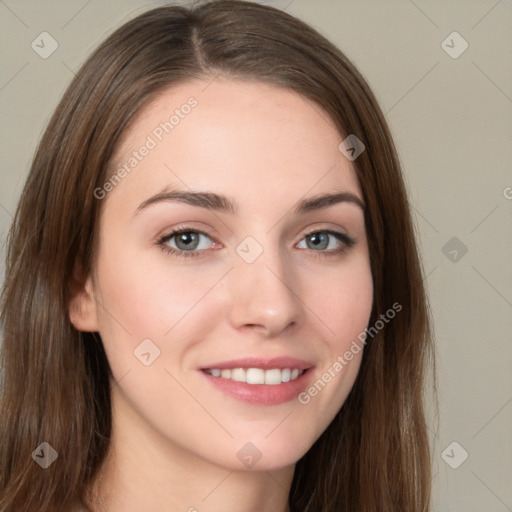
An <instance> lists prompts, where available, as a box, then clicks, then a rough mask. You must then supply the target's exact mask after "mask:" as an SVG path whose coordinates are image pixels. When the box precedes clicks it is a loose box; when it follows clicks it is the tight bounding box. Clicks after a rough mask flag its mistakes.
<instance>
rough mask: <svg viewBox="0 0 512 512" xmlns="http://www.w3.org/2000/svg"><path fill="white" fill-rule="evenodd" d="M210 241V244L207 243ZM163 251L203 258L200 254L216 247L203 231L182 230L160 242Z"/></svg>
mask: <svg viewBox="0 0 512 512" xmlns="http://www.w3.org/2000/svg"><path fill="white" fill-rule="evenodd" d="M205 239H207V240H210V243H208V242H207V241H205ZM157 243H158V245H159V246H160V247H161V249H162V250H163V251H164V252H166V253H170V254H174V255H176V256H182V257H185V258H186V257H189V256H201V254H199V253H200V252H203V251H204V250H206V249H209V248H211V247H212V246H215V242H213V241H212V239H211V238H210V237H209V236H208V235H207V234H206V233H204V232H203V231H200V230H198V229H190V228H180V229H176V230H174V231H171V233H168V234H167V235H165V236H163V237H162V238H161V239H160V240H158V242H157Z"/></svg>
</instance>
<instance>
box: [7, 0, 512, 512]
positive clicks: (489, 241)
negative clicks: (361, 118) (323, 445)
mask: <svg viewBox="0 0 512 512" xmlns="http://www.w3.org/2000/svg"><path fill="white" fill-rule="evenodd" d="M156 3H157V2H153V3H147V2H138V1H100V0H89V1H87V0H67V1H52V0H46V1H23V0H3V1H0V42H1V45H0V48H1V52H0V58H1V75H0V105H1V112H2V117H1V123H0V130H1V136H0V144H1V166H0V234H1V237H2V239H1V242H2V254H1V256H2V260H3V255H4V244H5V236H6V234H7V230H8V227H9V224H10V221H11V218H12V214H13V212H14V210H15V206H16V202H17V200H18V198H19V195H20V193H21V190H22V187H23V183H24V180H25V178H26V176H27V173H28V169H29V167H30V163H31V159H32V157H33V154H34V150H35V147H36V144H37V142H38V140H39V138H40V136H41V134H42V131H43V129H44V127H45V125H46V123H47V121H48V119H49V116H50V114H51V112H52V111H53V109H54V107H55V106H56V104H57V102H58V100H59V98H60V96H61V95H62V93H63V91H64V90H65V88H66V86H67V84H68V83H69V82H70V80H71V78H72V77H73V74H74V73H75V72H76V70H77V69H78V67H79V66H80V64H81V63H82V62H83V61H84V59H85V58H86V57H87V56H88V55H89V54H90V52H91V50H92V49H94V47H96V46H97V45H98V44H99V43H100V42H101V41H102V40H103V39H104V38H105V37H106V36H107V35H108V34H109V33H111V32H112V31H113V30H114V29H115V28H117V27H118V26H119V25H120V24H121V23H122V22H123V21H126V20H127V19H129V18H131V17H133V16H135V15H136V14H139V13H141V12H143V11H145V10H147V9H149V8H151V7H152V6H154V5H155V4H156ZM160 3H162V2H160ZM182 3H185V2H182ZM267 3H269V4H271V5H274V6H276V7H279V8H281V9H285V10H286V11H287V12H289V13H291V14H293V15H295V16H298V17H299V18H301V19H303V20H305V21H306V22H308V23H310V24H311V25H313V26H314V27H315V28H317V29H318V30H319V31H320V32H321V33H323V34H324V35H326V36H327V37H328V38H330V39H331V40H332V41H333V42H334V43H335V44H337V45H338V46H339V47H340V48H341V49H342V50H343V51H344V52H345V53H346V54H347V56H348V57H349V58H350V59H351V60H352V61H353V62H354V63H355V64H356V66H357V67H358V68H359V70H360V71H361V72H362V74H363V75H364V76H365V77H366V79H367V80H368V82H369V83H370V86H371V87H372V89H373V91H374V93H375V95H376V97H377V99H378V101H379V102H380V104H381V106H382V108H383V110H384V112H385V114H386V118H387V120H388V123H389V125H390V128H391V131H392V134H393V136H394V138H395V142H396V144H397V146H398V151H399V155H400V159H401V162H402V164H403V168H404V172H405V175H406V179H407V186H408V188H409V193H410V198H411V202H412V205H413V211H414V217H415V223H416V227H417V232H418V237H419V240H420V245H421V253H422V260H423V265H424V270H425V281H426V284H427V288H428V291H429V295H430V301H431V309H432V316H433V319H434V327H435V333H436V346H437V364H438V387H439V389H438V393H439V422H438V423H439V424H438V426H436V422H435V421H434V420H435V418H434V414H433V413H431V414H430V417H429V424H430V431H431V438H432V446H433V453H432V457H433V460H434V510H435V511H439V512H444V511H450V512H483V511H485V512H506V511H507V510H509V511H512V485H510V484H511V481H512V371H511V370H512V334H511V333H512V265H511V262H512V167H511V166H512V58H511V56H512V55H511V54H512V51H511V50H512V2H510V0H500V1H496V0H486V1H472V0H458V1H420V0H416V1H414V2H413V1H412V0H395V1H389V0H385V1H377V0H373V1H370V0H365V1H358V2H356V1H349V0H339V1H334V0H331V1H329V0H322V1H312V0H310V1H308V0H292V1H290V0H284V1H272V2H267ZM43 32H47V33H48V34H49V35H50V36H51V38H52V39H53V40H54V41H55V42H53V41H52V40H51V39H49V38H48V35H43V36H41V33H43ZM454 33H455V34H454ZM42 37H44V38H46V39H45V41H46V44H44V45H42V44H41V43H40V41H41V38H42ZM33 41H35V43H34V45H35V44H36V43H37V42H38V41H39V52H38V51H36V50H34V49H33V46H34V45H32V43H33ZM52 44H53V45H54V46H55V44H57V45H58V47H56V50H55V51H54V52H53V53H52V54H51V55H49V56H48V55H43V56H45V57H46V58H43V56H41V55H40V54H41V53H43V54H44V52H43V49H42V48H41V47H42V46H44V47H45V48H46V50H44V51H50V50H51V49H52V46H51V45H52ZM36 48H37V46H36ZM389 236H393V233H392V232H390V233H389ZM3 268H4V267H3V261H2V268H1V269H0V270H1V271H2V275H3ZM429 401H430V399H429Z"/></svg>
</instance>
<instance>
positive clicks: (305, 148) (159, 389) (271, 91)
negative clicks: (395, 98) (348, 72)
mask: <svg viewBox="0 0 512 512" xmlns="http://www.w3.org/2000/svg"><path fill="white" fill-rule="evenodd" d="M171 116H174V117H171ZM341 141H342V138H341V137H340V135H339V133H338V132H337V130H336V129H335V127H334V125H333V123H332V122H331V120H330V119H329V118H328V117H327V115H326V114H325V113H324V112H323V111H322V110H321V109H320V108H319V107H318V106H317V105H316V104H314V103H312V102H311V101H309V100H307V99H305V98H303V97H301V96H299V95H298V94H296V93H294V92H292V91H290V90H285V89H281V88H277V87H274V86H271V85H267V84H262V83H254V82H236V81H233V80H227V79H221V78H217V79H216V80H214V81H213V82H212V83H210V84H209V85H208V82H202V81H195V82H191V83H187V84H183V85H181V86H179V87H175V88H172V89H170V90H168V91H166V92H165V93H164V94H161V95H160V96H159V97H158V98H157V99H156V100H155V101H153V103H152V104H151V105H150V106H149V107H147V108H146V109H145V110H143V112H142V113H141V115H140V116H139V117H138V119H137V120H136V122H135V123H134V125H133V126H132V127H131V128H130V129H129V130H128V132H127V133H126V136H125V137H124V138H123V140H122V144H121V145H120V147H119V149H118V151H117V153H116V155H115V167H114V168H113V169H114V171H115V173H116V177H114V179H112V180H110V181H109V182H108V183H107V184H106V185H105V187H103V188H102V189H101V190H97V191H96V193H95V195H96V196H97V197H98V198H100V199H99V200H102V201H104V204H103V205H102V214H101V220H100V233H99V248H98V254H97V260H96V262H95V272H94V276H93V278H92V279H91V280H89V283H88V285H89V286H90V291H91V293H92V296H93V297H94V304H93V307H92V308H91V313H90V314H91V318H90V319H89V321H90V323H89V326H90V327H91V328H93V329H96V330H97V331H99V333H100V334H101V338H102V340H103V343H104V346H105V350H106V354H107V357H108V360H109V362H110V366H111V368H112V372H113V375H114V378H115V380H116V381H117V385H114V386H113V392H112V393H113V394H112V400H113V405H114V411H115V423H114V428H116V425H117V426H118V428H122V429H123V430H124V431H129V432H131V436H132V439H133V438H136V439H139V440H141V442H144V443H149V444H152V443H156V444H157V445H158V447H159V449H163V450H165V451H168V453H169V454H172V456H177V455H176V454H178V453H179V454H181V455H187V454H189V455H194V456H197V457H199V458H201V459H202V460H203V461H207V462H211V463H213V464H215V465H220V466H222V467H225V468H229V469H234V470H237V469H238V470H239V469H244V468H252V467H254V468H255V469H275V468H280V467H285V466H288V465H292V464H293V463H295V462H296V461H297V460H298V459H299V458H300V457H301V456H302V455H303V454H304V453H305V452H306V451H307V450H308V449H309V448H310V447H311V445H312V444H313V443H314V442H315V440H316V439H317V438H318V437H319V436H320V435H321V433H322V432H323V431H324V430H325V429H326V427H327V426H328V425H329V423H330V422H331V420H332V419H333V418H334V416H335V415H336V413H337V412H338V411H339V409H340V408H341V406H342V404H343V403H344V401H345V399H346V398H347V395H348V393H349V391H350V389H351V387H352V385H353V383H354V380H355V378H356V375H357V373H358V370H359V366H360V362H361V356H362V351H361V350H360V349H359V351H357V350H355V349H354V347H355V345H354V343H353V342H354V340H355V341H357V337H358V335H359V334H360V333H361V332H362V331H364V329H365V328H366V326H367V324H368V321H369V317H370V311H371V306H372V291H373V286H372V277H371V271H370V264H369V254H368V244H367V239H366V233H365V224H364V213H363V208H362V201H363V197H362V193H361V189H360V187H359V184H358V180H357V178H356V174H355V172H354V169H353V165H352V163H351V162H350V161H349V160H348V159H347V158H345V156H344V155H343V154H342V153H341V152H340V151H339V149H338V146H339V145H340V143H341ZM144 148H145V149H144ZM123 166H124V172H123V171H122V170H121V169H122V168H123ZM340 194H341V195H340ZM324 195H325V196H327V195H328V196H334V197H333V198H332V199H331V200H328V199H326V200H324V201H319V202H314V201H313V202H312V199H318V198H319V197H320V196H324ZM103 196H104V197H103ZM101 198H102V199H101ZM360 203H361V204H360ZM176 230H179V231H180V232H181V234H173V233H174V232H175V231H176ZM357 345H358V346H359V347H360V346H361V345H362V344H361V342H357ZM351 347H352V348H351ZM347 351H348V352H351V354H352V357H349V356H348V355H347V356H344V354H345V353H347ZM341 361H343V363H341ZM336 362H338V364H336ZM340 366H341V369H340ZM219 374H220V376H219ZM297 374H298V376H297ZM245 381H247V382H245ZM265 382H266V383H265Z"/></svg>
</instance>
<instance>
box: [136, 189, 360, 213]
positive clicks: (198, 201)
mask: <svg viewBox="0 0 512 512" xmlns="http://www.w3.org/2000/svg"><path fill="white" fill-rule="evenodd" d="M161 202H178V203H184V204H189V205H191V206H199V207H201V208H206V209H208V210H214V211H218V212H224V213H230V214H236V213H237V212H238V205H237V203H236V201H234V200H233V199H231V198H229V197H227V196H224V195H221V194H216V193H214V192H191V191H187V190H171V191H167V190H164V191H162V192H160V193H159V194H156V195H154V196H152V197H150V198H149V199H146V200H145V201H143V202H142V203H141V204H140V205H139V207H138V208H137V209H136V210H135V213H134V214H135V215H136V214H138V213H139V212H141V211H142V210H144V209H146V208H148V207H149V206H151V205H154V204H157V203H161ZM339 203H352V204H356V205H357V206H359V207H360V208H361V209H362V210H363V211H364V210H365V205H364V203H363V201H361V199H359V197H357V196H356V195H355V194H353V193H352V192H337V193H335V194H319V195H316V196H313V197H310V198H308V199H303V200H302V201H299V202H298V203H297V204H296V205H295V207H294V209H293V211H294V213H296V214H304V213H308V212H311V211H314V210H321V209H323V208H328V207H329V206H333V205H335V204H339Z"/></svg>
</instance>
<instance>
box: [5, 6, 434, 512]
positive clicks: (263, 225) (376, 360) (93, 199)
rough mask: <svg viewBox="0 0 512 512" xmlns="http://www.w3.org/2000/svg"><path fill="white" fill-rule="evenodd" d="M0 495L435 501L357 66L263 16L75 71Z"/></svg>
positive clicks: (146, 43)
mask: <svg viewBox="0 0 512 512" xmlns="http://www.w3.org/2000/svg"><path fill="white" fill-rule="evenodd" d="M1 319H2V325H3V330H4V331H3V332H4V336H3V338H4V341H3V346H2V368H3V372H4V373H3V382H2V395H1V402H0V408H1V417H2V422H1V443H0V446H1V448H0V461H1V466H0V467H1V476H0V509H1V510H3V511H4V512H11V511H17V512H18V511H27V512H28V511H36V510H37V511H55V510H59V511H61V510H62V511H68V510H90V511H91V512H100V511H115V510H123V511H125V512H130V511H132V510H133V511H140V510H144V511H161V510H189V511H194V510H198V511H201V512H202V511H213V510H225V511H230V510H238V511H239V510H244V511H261V510H264V511H271V512H284V511H301V512H302V511H311V512H320V511H322V512H326V511H343V510H346V511H356V510H357V511H375V510H379V511H397V510H407V511H408V512H419V511H427V510H429V494H430V457H429V450H428V441H427V435H426V425H425V419H424V412H423V405H422V392H423V375H424V371H425V364H426V363H427V362H428V356H429V355H430V347H431V339H430V332H429V323H428V315H427V308H426V299H425V295H424V290H423V285H422V276H421V269H420V265H419V261H418V254H417V249H416V245H415V241H414V235H413V228H412V224H411V217H410V213H409V208H408V204H407V199H406V193H405V189H404V184H403V180H402V176H401V171H400V166H399V162H398V158H397V155H396V152H395V149H394V145H393V142H392V139H391V136H390V133H389V130H388V128H387V126H386V122H385V120H384V117H383V115H382V112H381V110H380V108H379V106H378V105H377V103H376V100H375V98H374V96H373V94H372V93H371V91H370V89H369V87H368V85H367V84H366V82H365V80H364V79H363V78H362V76H361V75H360V74H359V72H358V71H357V70H356V69H355V67H354V66H353V65H352V64H351V63H350V62H349V61H348V59H347V58H346V57H345V56H344V55H343V54H342V53H341V52H340V51H339V50H338V49H336V48H335V47H334V46H333V45H332V44H331V43H329V42H328V41H326V40H325V39H324V38H323V37H322V36H320V35H319V34H318V33H317V32H315V31H314V30H313V29H312V28H310V27H308V26H307V25H305V24H304V23H303V22H301V21H299V20H297V19H295V18H293V17H292V16H290V15H288V14H286V13H284V12H281V11H279V10H277V9H274V8H271V7H268V6H262V5H258V4H252V3H246V2H237V1H219V2H213V3H206V4H203V5H199V6H197V7H194V8H191V9H189V8H185V7H178V6H166V7H160V8H157V9H153V10H151V11H149V12H147V13H145V14H142V15H140V16H138V17H137V18H135V19H134V20H132V21H130V22H128V23H126V24H125V25H124V26H122V27H121V28H120V29H118V30H117V31H116V32H115V33H114V34H112V35H111V36H110V37H109V38H108V39H107V40H106V41H105V42H104V43H103V44H102V45H101V46H100V47H99V48H98V49H97V50H96V51H95V52H94V54H93V55H92V56H91V57H90V58H89V59H88V61H87V62H86V63H85V64H84V65H83V66H82V68H81V70H80V72H79V73H78V74H77V76H76V78H75V80H74V81H73V82H72V84H71V85H70V86H69V88H68V90H67V92H66V93H65V95H64V97H63V99H62V101H61V103H60V104H59V106H58V107H57V109H56V111H55V113H54V115H53V117H52V119H51V120H50V123H49V125H48V127H47V129H46V131H45V134H44V136H43V138H42V140H41V143H40V146H39V148H38V150H37V154H36V156H35V159H34V162H33V166H32V169H31V171H30V174H29V177H28V180H27V183H26V186H25V189H24V192H23V194H22V197H21V199H20V202H19V206H18V209H17V212H16V216H15V220H14V223H13V226H12V230H11V233H10V240H9V246H8V254H7V267H6V279H5V286H4V290H3V295H2V316H1Z"/></svg>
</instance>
